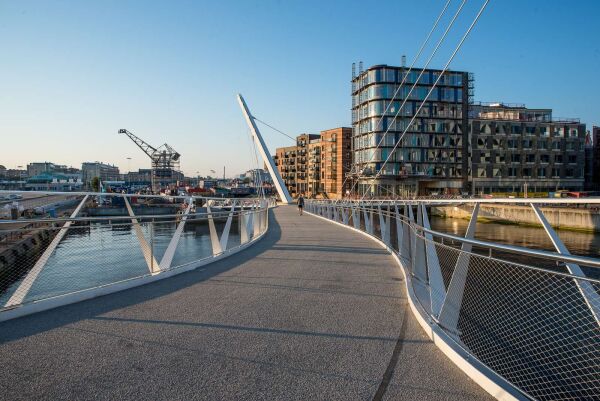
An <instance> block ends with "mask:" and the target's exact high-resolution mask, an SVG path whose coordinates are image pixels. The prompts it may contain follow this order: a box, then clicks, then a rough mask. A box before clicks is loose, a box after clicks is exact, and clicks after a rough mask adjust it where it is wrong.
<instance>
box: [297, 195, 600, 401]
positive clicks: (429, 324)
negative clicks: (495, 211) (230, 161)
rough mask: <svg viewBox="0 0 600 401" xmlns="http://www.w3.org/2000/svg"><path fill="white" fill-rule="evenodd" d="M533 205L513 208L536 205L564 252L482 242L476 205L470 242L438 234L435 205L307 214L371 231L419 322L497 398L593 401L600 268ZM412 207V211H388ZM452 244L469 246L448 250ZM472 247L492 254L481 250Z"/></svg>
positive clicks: (378, 205)
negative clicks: (397, 272)
mask: <svg viewBox="0 0 600 401" xmlns="http://www.w3.org/2000/svg"><path fill="white" fill-rule="evenodd" d="M464 201H465V200H464V199H461V200H459V201H455V203H458V202H463V203H464ZM491 201H493V200H490V201H488V202H491ZM531 201H532V200H531V199H527V200H524V199H519V200H516V201H514V202H512V203H523V204H528V205H529V206H530V207H531V210H532V213H534V214H535V215H536V218H538V219H539V220H540V222H541V223H542V225H543V226H544V230H545V232H546V234H547V235H548V236H549V237H550V239H551V240H552V242H553V244H554V247H555V248H556V249H557V250H558V251H559V252H560V253H553V252H548V251H545V250H537V249H529V248H524V247H519V246H513V245H504V244H498V243H494V242H489V241H480V240H476V239H474V238H473V236H474V234H475V231H476V227H477V224H475V223H476V221H477V217H478V213H479V209H480V207H479V203H477V202H474V203H475V204H474V206H475V207H473V211H472V213H471V220H470V223H469V228H468V229H467V233H466V235H465V237H466V238H463V237H461V236H457V235H454V234H449V233H444V232H439V231H436V230H432V229H431V227H430V225H429V218H428V210H427V209H428V208H426V206H429V203H427V200H425V201H419V200H412V201H397V202H394V203H392V201H388V200H386V201H382V200H378V201H364V200H363V201H362V202H345V201H342V202H340V201H312V200H308V201H307V203H306V208H307V212H309V213H313V214H314V215H316V216H318V217H320V218H324V219H327V220H331V221H333V222H335V223H337V224H341V225H344V226H347V227H350V228H351V229H353V230H358V231H361V232H363V233H365V234H366V235H368V236H370V237H372V238H374V239H376V240H378V241H379V242H380V243H381V244H382V245H383V246H384V247H386V248H387V249H388V251H389V252H391V253H392V255H393V256H394V258H395V260H396V261H397V262H398V263H399V264H400V266H401V268H402V269H401V270H402V272H403V273H404V277H405V280H404V281H405V285H406V288H407V291H408V299H409V302H410V306H411V309H412V311H413V313H414V315H415V316H416V318H417V320H418V321H419V323H420V324H421V325H422V327H423V328H424V330H425V331H426V333H427V334H428V335H429V337H430V338H432V340H433V341H434V343H435V344H436V345H438V347H440V349H442V351H443V352H444V353H446V355H448V356H449V357H450V358H451V359H452V360H453V361H454V362H455V363H456V364H457V365H458V366H459V367H460V368H461V369H463V370H464V371H465V372H466V373H467V374H468V375H469V376H471V378H473V379H474V380H475V381H476V382H478V383H479V384H480V385H481V386H482V387H483V388H484V389H486V390H488V391H489V392H490V394H492V395H494V396H495V397H498V398H499V399H523V400H525V399H540V400H541V399H557V400H559V399H560V400H562V399H564V400H567V399H588V398H590V396H592V398H593V395H597V394H598V390H599V389H600V388H599V387H598V379H597V377H598V358H596V356H597V355H600V354H599V352H600V344H599V343H598V342H597V341H596V339H597V337H598V328H599V327H600V280H599V279H596V278H590V277H586V275H585V272H583V271H582V270H581V269H580V268H579V265H583V266H590V267H593V268H598V267H600V260H599V259H596V258H590V257H582V256H573V255H569V251H568V249H567V247H566V246H565V244H563V243H562V241H561V239H560V238H559V236H558V235H557V234H556V232H555V231H554V230H553V228H552V227H551V226H550V225H549V222H548V220H547V219H546V218H545V216H544V215H543V212H542V210H541V209H540V208H538V207H536V205H535V204H536V203H537V204H539V203H542V202H531ZM544 201H547V200H544ZM563 201H564V199H561V200H556V201H554V202H552V203H564V202H563ZM441 202H447V200H441ZM488 202H485V203H488ZM439 203H440V201H437V202H436V204H439ZM481 203H484V202H481ZM572 203H583V202H582V201H576V202H572ZM585 203H589V200H586V201H585ZM404 205H409V206H410V207H408V208H402V209H403V210H401V209H400V208H397V209H396V208H394V210H393V211H392V210H390V211H389V212H388V210H387V209H388V206H404ZM415 205H417V207H416V208H414V206H415ZM415 210H416V211H415ZM401 213H402V214H401ZM403 214H406V216H405V215H403ZM377 222H378V223H379V224H378V226H377V224H376V223H377ZM374 223H375V224H374ZM394 235H395V237H396V238H395V239H394ZM435 237H438V238H435ZM440 238H441V239H442V240H441V241H440ZM444 238H447V239H449V240H451V241H456V242H457V243H458V244H462V246H459V247H457V246H456V243H454V242H453V243H452V244H450V243H449V242H447V243H444V241H443V239H444ZM473 246H475V247H480V248H481V247H483V248H487V249H489V250H490V253H489V255H486V254H481V253H477V252H473V251H472V247H473ZM492 250H498V251H503V253H502V259H499V258H498V257H492V256H491V255H492V252H491V251H492ZM508 254H512V255H521V256H524V257H526V258H525V262H524V263H527V264H531V265H527V264H523V263H522V262H521V259H523V258H516V257H515V258H514V260H511V259H512V258H510V256H508ZM534 258H538V259H537V260H538V261H539V262H541V261H540V259H548V260H552V261H558V262H562V263H564V264H557V266H559V267H560V269H556V270H555V269H553V268H552V267H551V266H547V265H544V264H543V263H541V264H539V265H534V264H535V262H534V260H535V259H534Z"/></svg>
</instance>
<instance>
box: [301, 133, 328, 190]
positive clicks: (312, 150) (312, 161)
mask: <svg viewBox="0 0 600 401" xmlns="http://www.w3.org/2000/svg"><path fill="white" fill-rule="evenodd" d="M307 158H308V165H307V168H306V180H307V190H306V192H305V195H306V196H308V197H310V198H316V196H317V195H318V194H319V193H322V192H323V190H324V189H323V188H322V187H321V138H316V139H311V140H310V142H309V144H308V155H307Z"/></svg>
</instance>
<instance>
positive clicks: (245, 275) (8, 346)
mask: <svg viewBox="0 0 600 401" xmlns="http://www.w3.org/2000/svg"><path fill="white" fill-rule="evenodd" d="M272 213H273V215H272V217H274V218H273V219H272V220H271V223H270V230H269V233H268V234H267V235H266V236H265V238H264V239H262V240H261V241H260V242H258V243H257V244H255V245H254V246H253V247H251V248H249V249H247V250H246V251H243V252H241V253H239V254H237V255H234V256H231V257H230V258H227V259H224V260H222V261H219V262H217V263H215V264H212V265H209V266H207V267H206V268H204V269H202V270H198V271H194V272H191V273H186V274H182V275H180V276H176V277H173V278H171V279H166V280H163V281H160V282H157V283H154V284H150V285H146V286H143V287H138V288H135V289H132V290H128V291H124V292H121V293H118V294H113V295H109V296H106V297H102V298H98V299H94V300H90V301H86V302H82V303H79V304H74V305H70V306H67V307H63V308H60V309H55V310H52V311H48V312H43V313H39V314H36V315H32V316H29V317H25V318H21V319H18V320H14V321H9V322H6V323H2V324H0V366H2V369H3V373H2V375H0V392H1V394H2V398H6V399H11V400H20V399H38V400H42V399H46V400H73V399H78V400H81V399H96V400H99V399H107V400H109V399H110V400H113V399H132V398H135V399H157V400H165V399H169V400H174V399H180V400H190V399H207V400H217V399H281V400H282V399H326V400H334V399H339V400H351V399H365V400H366V399H405V400H416V399H427V400H448V399H490V397H489V396H488V395H487V394H486V393H485V392H484V391H483V390H481V389H480V388H479V387H478V386H477V385H476V384H475V383H473V382H472V381H470V379H468V378H467V377H466V376H465V375H464V374H463V373H462V372H460V371H459V370H458V369H457V368H456V367H455V366H454V365H453V364H452V363H451V362H450V361H449V360H447V359H446V357H445V356H444V355H443V354H442V353H441V352H440V351H439V350H437V348H435V346H434V345H433V344H432V343H431V342H430V341H429V340H428V338H427V337H426V336H425V335H424V333H423V331H422V329H421V328H420V326H418V323H417V322H416V320H415V319H414V317H413V316H412V314H411V311H410V309H409V307H408V306H407V301H406V294H405V290H404V283H402V274H401V272H400V271H399V270H398V268H396V267H395V264H394V262H393V259H392V258H391V256H389V254H387V252H385V251H384V250H382V249H381V248H380V247H379V246H378V245H377V244H376V243H374V242H373V241H371V240H369V239H368V238H366V237H364V236H362V235H360V234H357V233H354V232H352V231H351V230H348V229H345V228H343V227H339V226H337V225H334V224H331V223H328V222H325V221H323V220H321V219H318V218H316V217H312V216H309V215H305V216H302V217H299V216H297V214H296V212H295V209H294V208H293V207H289V206H288V207H279V208H277V209H275V210H273V211H272ZM392 368H394V369H395V370H394V371H393V374H391V373H392ZM384 378H385V379H384ZM388 379H389V380H388ZM387 382H389V384H388V385H387V386H386V383H387ZM384 389H385V390H386V391H385V394H384V395H383V398H381V395H382V394H383V390H384Z"/></svg>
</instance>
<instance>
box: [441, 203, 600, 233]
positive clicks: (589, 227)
mask: <svg viewBox="0 0 600 401" xmlns="http://www.w3.org/2000/svg"><path fill="white" fill-rule="evenodd" d="M540 209H541V210H542V212H543V213H544V216H546V219H547V220H548V222H549V223H550V224H551V225H552V226H553V227H554V228H558V229H563V230H582V231H594V232H600V212H599V211H598V210H595V209H587V208H586V209H584V208H570V207H542V208H540ZM472 211H473V206H471V205H460V206H452V205H449V206H432V207H431V214H433V215H435V216H440V217H451V218H459V219H469V218H470V217H471V213H472ZM478 220H482V221H485V220H492V221H498V222H503V223H513V224H523V225H534V226H540V227H541V224H540V222H539V220H538V218H537V217H536V215H535V213H534V212H533V208H532V207H531V206H520V205H488V204H480V205H479V215H478Z"/></svg>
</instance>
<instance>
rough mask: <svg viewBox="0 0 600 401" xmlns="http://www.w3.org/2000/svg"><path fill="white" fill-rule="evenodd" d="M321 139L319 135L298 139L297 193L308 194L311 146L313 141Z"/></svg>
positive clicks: (299, 137)
mask: <svg viewBox="0 0 600 401" xmlns="http://www.w3.org/2000/svg"><path fill="white" fill-rule="evenodd" d="M318 139H319V135H311V134H301V135H298V137H296V192H297V193H298V194H306V193H307V192H308V167H309V162H308V160H309V157H308V152H309V146H310V142H311V141H315V140H318Z"/></svg>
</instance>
